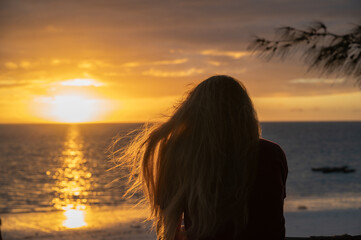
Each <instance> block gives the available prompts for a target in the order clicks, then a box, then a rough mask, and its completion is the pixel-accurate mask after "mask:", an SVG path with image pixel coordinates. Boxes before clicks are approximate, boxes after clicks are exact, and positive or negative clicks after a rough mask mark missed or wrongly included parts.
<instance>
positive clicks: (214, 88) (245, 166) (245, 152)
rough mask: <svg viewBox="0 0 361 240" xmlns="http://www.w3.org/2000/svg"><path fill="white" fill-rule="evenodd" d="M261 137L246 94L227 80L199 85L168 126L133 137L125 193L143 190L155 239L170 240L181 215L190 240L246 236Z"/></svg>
mask: <svg viewBox="0 0 361 240" xmlns="http://www.w3.org/2000/svg"><path fill="white" fill-rule="evenodd" d="M259 134H260V130H259V123H258V120H257V116H256V112H255V110H254V108H253V105H252V102H251V99H250V98H249V96H248V94H247V91H246V89H245V87H244V86H243V84H242V83H240V82H239V81H237V80H235V79H234V78H232V77H229V76H224V75H218V76H213V77H210V78H208V79H206V80H205V81H203V82H201V83H200V84H199V85H198V86H196V87H195V88H194V89H193V90H191V91H190V92H189V94H188V96H187V98H186V99H185V100H184V101H183V102H182V103H181V104H179V106H178V107H177V108H176V109H175V111H174V114H173V115H172V116H171V117H170V118H169V119H168V120H167V121H165V122H163V123H159V124H155V125H153V126H152V127H147V128H146V129H145V130H144V131H142V132H141V133H139V134H138V136H137V137H136V138H135V140H134V141H133V142H132V144H130V145H129V146H128V147H127V148H126V149H125V151H124V153H123V156H122V161H128V162H129V161H130V162H132V172H131V174H130V178H129V183H131V187H130V188H129V191H128V193H129V192H134V191H136V190H137V189H139V188H142V189H143V192H144V195H145V198H146V199H147V200H148V202H149V205H150V209H151V218H152V219H153V220H154V225H155V227H156V231H157V235H158V239H161V240H173V239H174V237H175V234H176V231H177V227H178V225H179V222H180V219H181V217H182V213H184V212H186V213H187V217H188V218H189V219H190V220H191V223H192V224H191V226H190V227H189V228H188V229H187V235H188V236H192V238H193V239H201V238H205V237H208V236H212V235H214V234H216V232H217V230H218V229H222V228H223V227H225V226H229V225H230V224H234V227H233V229H234V231H235V232H234V234H235V235H237V234H239V233H240V232H242V231H243V230H244V228H245V227H246V225H247V217H248V208H249V195H250V191H251V188H252V184H253V181H254V178H255V175H256V167H257V152H258V142H259ZM123 163H124V162H123Z"/></svg>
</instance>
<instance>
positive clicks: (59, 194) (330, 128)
mask: <svg viewBox="0 0 361 240" xmlns="http://www.w3.org/2000/svg"><path fill="white" fill-rule="evenodd" d="M140 126H141V125H140V124H78V125H68V124H24V125H6V124H2V125H0V213H28V212H50V211H56V210H66V209H84V208H86V207H89V206H90V207H92V206H119V205H122V204H129V202H131V201H132V200H131V199H124V198H123V197H122V195H123V193H124V186H123V182H122V178H121V176H120V175H121V173H120V171H118V170H117V169H112V167H114V162H112V161H111V156H110V153H111V151H109V148H110V147H111V146H112V142H113V140H114V139H115V138H117V136H118V137H119V136H124V135H126V134H127V133H128V132H130V131H132V130H134V129H136V128H138V127H140ZM262 136H263V138H266V139H268V140H271V141H274V142H276V143H278V144H279V145H280V146H281V147H282V148H283V150H284V151H285V153H286V156H287V160H288V168H289V174H288V180H287V198H286V201H285V211H286V212H293V211H305V210H308V211H319V210H338V209H343V210H345V209H350V210H351V209H360V208H361V122H265V123H262ZM127 141H129V139H124V140H123V141H122V142H120V144H118V145H117V146H118V147H119V146H121V145H124V144H127ZM345 165H347V166H348V168H349V169H354V170H355V172H350V173H322V172H315V171H312V170H311V168H320V167H340V166H345ZM119 179H120V180H119Z"/></svg>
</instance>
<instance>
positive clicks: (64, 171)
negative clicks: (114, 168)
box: [52, 125, 92, 228]
mask: <svg viewBox="0 0 361 240" xmlns="http://www.w3.org/2000/svg"><path fill="white" fill-rule="evenodd" d="M82 147H83V141H82V138H81V136H80V134H79V130H78V128H77V126H75V125H74V126H70V127H69V131H68V135H67V139H66V141H65V143H64V151H63V154H62V158H63V159H62V160H63V166H62V167H61V168H59V169H58V170H57V171H56V172H55V174H54V176H53V178H54V179H56V186H55V188H54V190H55V192H56V197H55V198H54V199H53V200H52V203H53V205H54V207H55V208H56V209H58V210H64V216H65V218H66V220H65V221H64V222H63V226H64V227H67V228H78V227H83V226H86V225H87V223H86V221H85V214H86V212H85V210H86V207H87V203H88V200H87V196H88V194H89V190H90V187H91V176H92V174H91V173H90V172H89V170H88V168H87V166H86V163H87V161H86V159H85V158H84V154H83V151H82Z"/></svg>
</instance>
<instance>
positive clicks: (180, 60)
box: [152, 58, 188, 65]
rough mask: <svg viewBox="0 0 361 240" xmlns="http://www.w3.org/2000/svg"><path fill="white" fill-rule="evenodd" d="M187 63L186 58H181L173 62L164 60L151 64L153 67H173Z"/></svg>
mask: <svg viewBox="0 0 361 240" xmlns="http://www.w3.org/2000/svg"><path fill="white" fill-rule="evenodd" d="M185 62H188V59H187V58H181V59H174V60H164V61H156V62H153V63H152V64H153V65H175V64H182V63H185Z"/></svg>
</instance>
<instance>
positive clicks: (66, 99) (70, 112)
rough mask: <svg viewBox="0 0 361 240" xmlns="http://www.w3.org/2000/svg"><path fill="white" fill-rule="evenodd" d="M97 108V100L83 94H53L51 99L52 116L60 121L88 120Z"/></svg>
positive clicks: (92, 116)
mask: <svg viewBox="0 0 361 240" xmlns="http://www.w3.org/2000/svg"><path fill="white" fill-rule="evenodd" d="M97 110H98V104H97V100H94V99H89V98H86V97H83V96H67V95H66V96H55V97H54V98H53V100H52V101H51V112H52V116H53V117H54V118H55V119H56V120H57V121H60V122H67V123H76V122H89V121H92V120H94V117H95V115H96V113H97Z"/></svg>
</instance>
